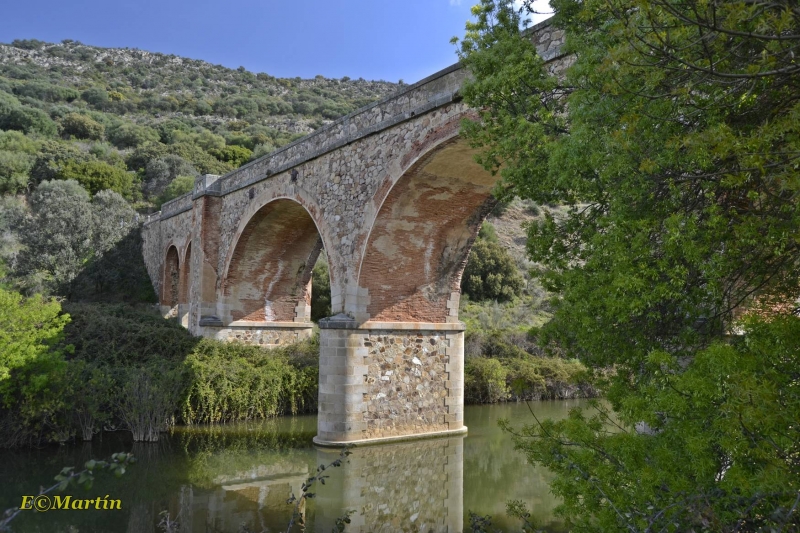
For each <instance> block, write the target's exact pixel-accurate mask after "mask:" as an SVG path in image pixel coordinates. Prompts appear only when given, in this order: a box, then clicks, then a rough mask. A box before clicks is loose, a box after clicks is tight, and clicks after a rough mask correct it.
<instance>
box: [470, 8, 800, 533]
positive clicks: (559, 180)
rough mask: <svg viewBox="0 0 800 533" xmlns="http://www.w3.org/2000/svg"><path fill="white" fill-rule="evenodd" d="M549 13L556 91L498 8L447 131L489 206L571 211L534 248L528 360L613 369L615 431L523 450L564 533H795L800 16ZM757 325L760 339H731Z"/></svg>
mask: <svg viewBox="0 0 800 533" xmlns="http://www.w3.org/2000/svg"><path fill="white" fill-rule="evenodd" d="M528 4H530V3H528ZM553 7H554V8H555V12H556V15H555V18H554V19H553V24H554V25H555V27H557V28H561V29H563V30H566V35H567V41H566V44H565V46H564V49H563V51H564V52H565V53H567V54H570V55H571V56H572V58H573V60H574V62H572V63H571V64H570V65H569V66H568V68H566V70H565V71H564V74H563V76H561V77H557V76H554V75H553V74H552V73H551V71H550V70H549V69H548V67H547V66H546V65H545V64H544V62H543V61H542V59H541V58H540V57H538V56H537V54H536V50H535V48H534V45H533V44H532V43H531V42H530V41H529V40H528V38H527V37H526V36H525V35H524V34H522V32H521V31H520V29H519V20H520V18H519V14H518V13H517V12H515V11H514V9H513V7H512V5H511V2H506V1H498V2H492V1H490V0H484V1H482V2H481V4H480V6H477V7H476V8H475V11H474V13H475V14H476V16H477V22H474V23H470V24H468V26H467V34H466V37H465V38H464V40H463V41H462V42H461V47H460V55H461V59H462V60H463V61H464V64H465V65H466V66H467V68H469V69H470V70H471V71H472V73H473V75H474V81H472V82H469V83H467V84H466V86H465V87H464V88H463V90H462V92H463V94H464V98H465V101H466V102H467V103H468V104H469V105H470V106H472V107H473V108H476V109H479V110H481V111H480V120H479V121H473V122H468V123H466V124H465V125H464V128H463V129H462V131H463V133H464V134H465V135H466V136H467V138H468V139H470V141H471V142H472V143H473V145H475V146H481V147H483V148H484V150H483V152H482V155H481V157H480V161H481V163H483V164H484V166H485V167H486V168H487V169H490V170H493V171H497V172H499V173H500V174H501V176H502V178H503V186H504V187H506V188H507V190H506V194H509V193H515V194H518V195H520V196H523V197H527V198H531V199H533V200H534V201H536V202H537V203H551V202H558V203H563V204H566V205H568V206H570V211H569V213H568V215H567V216H566V217H564V218H563V219H555V218H553V217H552V216H547V217H546V218H545V220H543V221H541V222H539V223H534V224H532V225H531V226H530V227H529V232H528V234H529V242H528V250H529V252H530V255H531V259H533V260H534V261H537V262H539V263H540V264H542V265H543V272H542V280H543V283H544V285H545V287H546V288H547V289H548V290H550V291H553V292H556V293H559V294H560V298H559V300H558V301H557V302H556V310H555V316H554V319H553V320H552V322H550V323H549V324H548V325H547V326H546V327H545V328H544V330H543V334H544V336H543V338H544V339H545V340H546V341H550V342H555V343H558V344H560V345H561V347H562V348H563V349H564V350H565V351H566V353H567V354H568V355H570V356H578V357H580V358H581V359H582V360H583V361H584V362H587V363H589V364H591V365H594V366H595V367H605V366H611V365H613V366H614V369H615V372H616V373H615V375H614V376H613V377H612V378H610V379H609V380H608V383H607V384H606V387H607V389H606V390H607V398H608V399H609V401H610V403H611V406H612V407H613V409H614V410H615V411H616V414H615V418H614V421H613V424H617V425H618V427H617V429H616V432H607V431H604V427H607V426H608V425H609V424H612V419H611V418H610V417H609V415H608V414H607V413H603V412H601V413H600V414H598V415H596V416H594V417H589V416H587V415H585V414H581V413H578V412H576V413H575V414H574V415H573V416H572V417H571V418H570V419H569V420H568V421H565V422H562V423H558V424H541V425H534V426H532V427H529V428H526V429H525V430H523V435H525V436H527V437H534V438H533V439H532V440H531V439H519V440H518V441H517V443H518V446H519V447H520V448H522V449H524V450H525V451H526V453H527V454H528V456H529V458H530V459H532V460H534V461H538V462H542V463H543V464H545V465H547V466H548V467H550V468H551V469H553V470H554V471H555V472H556V473H557V478H556V480H555V481H554V482H553V485H552V486H553V489H554V491H555V492H556V493H558V494H559V495H561V496H562V497H563V498H564V507H563V509H562V512H563V513H564V515H565V516H566V517H567V518H568V521H569V522H571V524H572V525H573V526H574V528H575V529H576V530H579V531H615V530H626V531H640V530H642V531H654V530H662V529H664V530H678V531H689V530H695V531H696V530H700V529H705V530H714V531H733V530H741V529H746V530H757V529H759V528H765V529H768V528H770V527H773V528H776V529H779V528H782V527H786V526H787V525H788V526H789V527H790V528H791V527H797V526H798V524H799V523H800V522H799V521H798V515H797V514H796V509H795V508H796V507H797V505H798V501H800V492H799V491H800V484H799V483H798V480H800V467H799V466H798V461H797V457H798V453H800V448H798V443H800V438H798V434H797V428H798V427H800V425H798V424H800V409H798V395H799V394H800V391H799V390H798V388H797V384H796V383H795V382H793V381H791V380H789V381H787V380H786V379H784V374H783V373H787V374H786V375H789V376H797V375H798V371H800V358H798V357H797V353H796V351H793V350H796V348H795V347H796V346H797V345H798V344H797V335H798V330H800V320H798V319H797V318H796V317H791V316H787V315H789V314H791V313H792V312H793V311H794V312H796V311H797V309H796V305H795V304H792V303H791V302H792V301H794V300H795V299H796V297H797V295H798V294H800V279H799V278H800V268H798V264H800V239H798V238H797V235H798V230H800V203H799V202H798V189H800V180H798V179H797V178H798V161H800V135H798V133H800V131H798V130H799V129H800V121H799V120H798V118H800V84H798V77H800V67H798V64H797V62H796V57H797V56H798V53H800V12H798V10H797V8H796V6H794V5H793V4H791V3H788V2H775V3H764V2H760V1H756V2H745V1H732V2H726V3H697V2H688V3H686V2H684V3H679V2H673V1H672V0H650V1H644V0H588V1H578V0H554V1H553ZM776 304H782V305H776ZM755 307H761V308H762V309H766V311H767V312H761V313H760V315H761V316H762V317H768V318H761V319H757V318H750V319H749V321H748V322H746V324H745V325H744V326H737V320H738V319H740V317H741V316H742V315H743V314H747V313H750V314H751V315H755V316H759V313H756V312H755V311H754V310H753V309H754V308H755ZM775 315H779V316H778V317H777V318H775ZM770 317H771V318H770ZM737 327H741V328H742V331H743V334H742V335H741V336H735V337H731V336H730V333H731V332H732V331H734V330H735V329H736V328H737ZM770 350H771V351H770ZM759 359H763V365H762V366H759V364H756V363H754V361H755V360H759ZM795 381H796V380H795ZM746 398H751V400H745V399H746ZM758 402H761V403H758ZM756 405H758V407H756Z"/></svg>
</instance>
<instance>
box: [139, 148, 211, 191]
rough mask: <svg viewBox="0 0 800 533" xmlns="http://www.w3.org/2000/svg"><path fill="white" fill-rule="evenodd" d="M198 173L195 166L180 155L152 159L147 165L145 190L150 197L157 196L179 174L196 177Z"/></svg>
mask: <svg viewBox="0 0 800 533" xmlns="http://www.w3.org/2000/svg"><path fill="white" fill-rule="evenodd" d="M197 174H198V173H197V170H196V169H195V168H194V166H192V164H191V163H189V162H188V161H186V160H185V159H183V158H182V157H180V156H177V155H172V154H170V155H165V156H164V157H159V158H158V159H152V160H150V161H149V162H148V163H147V166H146V167H145V183H144V191H145V193H147V195H148V196H149V197H151V198H156V197H158V196H160V195H161V194H163V193H164V191H165V190H166V189H167V188H168V187H169V185H170V184H171V183H172V182H173V181H174V180H175V179H176V178H177V177H178V176H191V177H192V178H194V176H197ZM192 184H194V181H193V182H192Z"/></svg>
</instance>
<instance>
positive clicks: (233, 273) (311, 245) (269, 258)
mask: <svg viewBox="0 0 800 533" xmlns="http://www.w3.org/2000/svg"><path fill="white" fill-rule="evenodd" d="M322 249H323V238H322V236H321V234H320V231H319V230H318V227H317V224H316V222H315V220H314V219H313V218H312V216H311V214H310V213H309V211H308V210H307V209H306V208H305V207H304V206H303V204H301V203H300V202H298V201H297V200H296V199H294V198H285V197H284V198H274V199H270V200H269V201H267V202H266V203H264V204H263V205H262V206H261V207H258V208H257V209H253V210H252V213H247V214H246V216H244V217H242V222H241V223H240V228H239V230H238V232H237V236H236V239H235V241H234V244H233V246H231V248H230V252H229V254H228V257H227V258H226V259H225V270H224V273H223V276H222V280H221V287H220V300H221V305H220V311H221V315H222V316H221V317H220V318H221V319H222V322H223V323H225V324H231V323H236V322H304V323H305V322H308V321H309V317H310V313H311V290H312V288H311V273H312V270H313V268H314V264H315V263H316V260H317V258H318V256H319V254H320V252H321V251H322Z"/></svg>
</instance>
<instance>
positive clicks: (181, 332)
mask: <svg viewBox="0 0 800 533" xmlns="http://www.w3.org/2000/svg"><path fill="white" fill-rule="evenodd" d="M60 311H61V309H60V306H59V304H57V303H55V302H48V301H45V300H43V299H42V298H41V297H39V296H36V297H33V298H31V299H28V300H21V299H20V296H19V295H18V294H15V293H13V292H10V291H7V290H4V289H0V332H2V333H0V335H2V340H3V341H5V342H4V344H3V346H2V347H0V395H2V396H1V398H2V401H3V408H2V409H0V448H4V447H11V446H20V445H41V444H43V443H46V442H51V441H57V442H64V441H67V440H71V439H73V438H79V439H83V440H91V439H92V437H93V435H94V434H96V433H98V432H99V431H101V430H103V429H104V428H116V429H124V430H127V431H130V432H131V433H132V435H133V438H134V440H136V441H156V440H158V438H159V433H161V432H163V431H165V430H167V429H168V428H169V427H171V426H172V425H173V424H175V423H184V424H192V423H213V422H228V421H240V420H253V419H258V418H266V417H270V416H275V415H278V414H284V413H287V414H288V413H298V412H308V411H314V410H315V409H316V401H317V365H318V363H317V361H318V353H319V347H318V344H317V343H316V341H314V340H312V341H309V342H305V343H300V344H296V345H292V346H289V347H286V348H283V349H273V350H270V351H265V350H263V349H261V348H259V347H256V346H245V345H241V344H235V343H223V342H218V341H211V340H208V339H200V338H196V337H192V336H191V335H189V333H188V332H187V331H186V330H185V329H184V328H182V327H180V326H179V325H178V324H177V323H175V321H169V320H164V319H163V318H162V317H161V316H159V315H158V313H155V312H154V311H153V310H152V309H148V308H141V307H134V306H130V305H121V304H97V303H93V304H85V303H70V304H65V306H64V309H63V311H65V312H66V313H60Z"/></svg>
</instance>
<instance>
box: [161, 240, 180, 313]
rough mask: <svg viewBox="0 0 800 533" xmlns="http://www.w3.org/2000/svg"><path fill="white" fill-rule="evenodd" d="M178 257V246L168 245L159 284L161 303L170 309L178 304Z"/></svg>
mask: <svg viewBox="0 0 800 533" xmlns="http://www.w3.org/2000/svg"><path fill="white" fill-rule="evenodd" d="M179 283H180V258H179V255H178V248H177V247H176V246H175V245H170V246H169V248H167V254H166V259H165V260H164V283H163V285H162V286H161V305H163V306H166V307H169V308H170V309H171V308H173V307H175V306H176V305H178V293H179Z"/></svg>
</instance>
